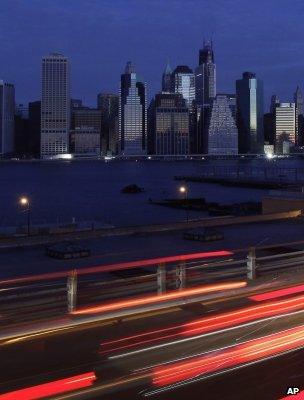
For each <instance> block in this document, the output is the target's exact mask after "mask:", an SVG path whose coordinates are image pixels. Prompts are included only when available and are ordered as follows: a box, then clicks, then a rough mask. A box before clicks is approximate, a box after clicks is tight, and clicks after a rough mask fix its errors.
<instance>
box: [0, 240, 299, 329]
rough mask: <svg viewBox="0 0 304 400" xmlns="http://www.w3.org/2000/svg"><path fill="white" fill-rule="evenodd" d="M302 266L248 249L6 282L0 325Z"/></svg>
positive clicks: (287, 256)
mask: <svg viewBox="0 0 304 400" xmlns="http://www.w3.org/2000/svg"><path fill="white" fill-rule="evenodd" d="M244 254H245V253H244V251H243V255H244ZM303 264H304V251H302V250H301V251H293V252H290V253H284V254H276V255H270V256H262V257H256V250H255V249H254V248H252V249H250V250H249V252H248V253H247V256H246V254H245V258H244V256H243V258H241V259H234V258H233V253H232V252H229V251H219V252H207V253H195V254H187V255H181V256H173V257H162V258H157V259H148V260H141V261H135V262H128V263H120V264H111V265H104V266H97V267H90V268H85V269H80V270H74V271H70V272H68V271H64V272H55V273H49V274H40V275H33V276H25V277H18V278H13V279H7V280H4V281H1V282H0V325H1V326H6V325H13V324H16V323H18V324H20V323H22V322H28V321H34V320H39V319H46V318H50V317H55V316H62V315H66V313H67V312H68V313H74V312H75V311H76V310H78V308H83V307H87V306H91V305H94V304H99V305H100V304H108V303H109V302H113V301H118V300H119V299H136V298H140V297H142V296H143V295H144V296H148V295H155V294H159V295H162V294H164V293H166V292H171V291H173V290H182V289H186V288H192V287H196V286H199V285H202V284H207V283H211V282H218V281H224V280H226V281H227V280H229V281H233V280H239V279H246V278H247V279H248V280H249V279H255V278H256V277H257V276H263V275H265V274H269V273H273V272H274V271H278V272H279V271H281V270H284V269H286V268H295V267H299V266H301V267H302V266H303Z"/></svg>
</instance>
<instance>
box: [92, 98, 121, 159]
mask: <svg viewBox="0 0 304 400" xmlns="http://www.w3.org/2000/svg"><path fill="white" fill-rule="evenodd" d="M97 107H98V109H99V110H100V111H101V149H102V154H104V155H106V154H108V153H110V154H116V152H117V145H118V133H119V132H118V110H119V96H118V95H117V94H112V93H99V94H98V96H97Z"/></svg>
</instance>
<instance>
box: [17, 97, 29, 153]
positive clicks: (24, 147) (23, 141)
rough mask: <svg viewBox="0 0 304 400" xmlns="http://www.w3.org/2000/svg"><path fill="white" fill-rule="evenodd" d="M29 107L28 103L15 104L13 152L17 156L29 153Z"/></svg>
mask: <svg viewBox="0 0 304 400" xmlns="http://www.w3.org/2000/svg"><path fill="white" fill-rule="evenodd" d="M28 114H29V109H28V105H26V104H21V103H18V104H16V105H15V138H14V142H15V146H14V147H15V149H14V153H15V155H16V156H17V157H19V158H25V157H27V156H28V155H29V119H28Z"/></svg>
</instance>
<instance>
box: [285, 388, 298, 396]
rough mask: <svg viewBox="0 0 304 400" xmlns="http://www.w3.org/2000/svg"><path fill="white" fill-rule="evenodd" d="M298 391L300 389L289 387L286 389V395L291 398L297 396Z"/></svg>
mask: <svg viewBox="0 0 304 400" xmlns="http://www.w3.org/2000/svg"><path fill="white" fill-rule="evenodd" d="M299 391H300V389H299V388H297V387H289V388H288V389H287V394H288V395H293V396H294V395H296V394H298V393H299Z"/></svg>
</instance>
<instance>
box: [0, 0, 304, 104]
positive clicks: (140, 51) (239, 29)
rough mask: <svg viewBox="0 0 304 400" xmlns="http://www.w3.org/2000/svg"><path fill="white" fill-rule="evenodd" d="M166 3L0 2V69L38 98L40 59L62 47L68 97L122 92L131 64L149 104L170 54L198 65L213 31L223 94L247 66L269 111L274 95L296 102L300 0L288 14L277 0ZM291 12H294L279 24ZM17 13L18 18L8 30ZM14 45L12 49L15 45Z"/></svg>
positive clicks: (174, 60)
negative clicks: (68, 67)
mask: <svg viewBox="0 0 304 400" xmlns="http://www.w3.org/2000/svg"><path fill="white" fill-rule="evenodd" d="M168 3H169V4H163V3H162V2H159V1H155V2H153V4H143V3H140V4H138V2H136V1H128V7H127V8H128V10H124V8H123V7H122V2H121V1H117V2H115V4H111V2H108V1H103V2H96V1H91V2H90V6H89V7H88V6H85V5H84V3H82V2H80V1H77V0H76V1H74V2H66V3H65V4H64V5H62V4H60V2H59V1H56V0H55V1H53V2H49V1H44V2H43V4H42V2H41V1H36V0H34V1H32V2H31V4H30V5H28V4H27V5H22V4H21V3H20V2H17V1H6V0H4V1H2V4H1V6H0V9H1V16H0V26H1V27H0V37H1V39H2V42H3V43H4V44H5V45H4V46H3V52H2V55H3V59H5V60H6V63H5V64H3V65H2V66H1V70H0V73H1V78H2V79H4V80H5V81H7V82H11V83H13V84H14V85H15V88H16V101H17V102H28V101H33V100H36V99H38V98H40V63H41V58H42V57H43V56H45V55H46V54H48V53H50V52H60V53H63V54H65V55H66V56H67V57H68V58H69V60H70V63H71V89H72V91H71V95H72V97H76V98H79V97H80V98H82V99H83V100H84V103H85V104H88V105H90V106H92V105H95V104H96V95H97V93H99V92H113V93H118V88H119V77H120V73H121V69H122V68H123V66H124V65H125V62H126V61H127V60H132V62H133V63H134V64H135V66H136V69H137V71H138V73H139V76H140V78H141V79H143V80H144V82H145V83H146V84H147V87H148V98H149V101H150V100H151V98H152V97H153V96H154V94H155V93H157V92H159V91H160V88H161V75H162V72H163V70H164V68H165V65H166V62H167V59H168V58H169V61H170V65H171V67H172V69H174V68H175V66H176V65H189V67H190V68H195V67H196V66H197V64H198V62H197V55H198V50H199V49H200V48H201V47H202V45H203V40H204V38H205V39H208V38H210V37H212V39H213V44H214V50H215V53H216V60H215V62H216V64H217V86H218V92H229V93H233V92H234V84H235V80H236V79H237V78H238V77H239V76H240V75H241V73H242V72H244V71H246V70H249V71H254V72H255V73H256V74H257V76H258V77H259V78H260V79H261V80H263V81H264V89H265V108H267V107H268V104H269V99H270V96H271V95H272V94H277V95H278V96H279V97H280V98H281V99H282V101H292V96H293V93H294V91H295V88H296V86H297V85H299V86H300V87H303V84H302V68H303V66H304V60H303V57H302V55H301V43H300V40H299V39H298V38H299V37H300V35H299V31H298V29H301V25H300V15H301V10H303V5H302V4H301V2H300V1H295V2H294V4H293V9H292V10H290V9H288V8H287V5H286V3H284V2H282V1H281V0H279V1H276V2H274V1H271V2H270V4H269V3H268V4H264V3H262V2H261V1H258V2H256V3H255V7H254V8H253V9H250V10H249V8H247V7H246V5H245V4H243V3H244V2H242V1H234V2H233V4H232V3H231V2H228V3H229V4H228V5H227V1H225V2H223V1H218V2H217V4H216V5H212V4H209V2H207V1H190V2H189V3H188V4H189V7H184V8H182V7H181V6H182V3H181V2H180V1H173V0H172V1H171V2H168ZM190 3H191V4H190ZM124 4H125V2H124ZM225 5H226V6H225ZM195 6H196V7H195ZM63 11H65V13H64V12H63ZM271 11H275V15H274V14H273V12H271ZM286 13H287V14H288V16H289V17H290V18H288V22H286V21H285V23H284V25H282V23H283V21H284V18H285V17H286ZM269 15H270V16H271V17H269ZM266 16H267V21H266ZM84 17H85V18H84ZM12 18H14V19H15V18H17V21H18V24H15V26H14V28H13V29H9V28H10V26H9V25H10V24H9V21H10V20H12ZM54 19H55V20H56V30H55V31H54V24H53V22H54ZM189 22H191V24H189ZM266 22H267V23H266ZM282 26H284V37H283V35H282V33H283V30H282V29H283V28H282ZM202 27H203V28H202ZM152 28H153V29H152ZM286 28H287V29H286ZM139 30H140V31H141V32H142V34H141V35H140V37H138V35H137V32H138V31H139ZM295 30H297V34H296V35H293V33H294V32H295ZM125 37H127V38H128V40H126V39H125ZM278 38H280V40H278ZM11 42H13V43H14V46H9V43H11ZM274 60H275V62H274ZM302 60H303V61H302ZM286 68H288V74H286ZM84 77H85V78H86V79H83V78H84Z"/></svg>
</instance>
